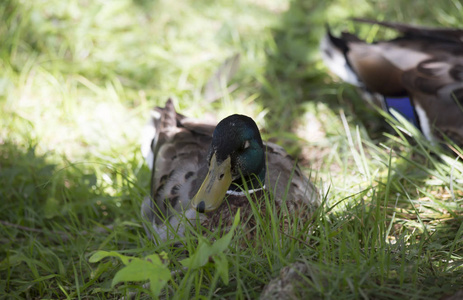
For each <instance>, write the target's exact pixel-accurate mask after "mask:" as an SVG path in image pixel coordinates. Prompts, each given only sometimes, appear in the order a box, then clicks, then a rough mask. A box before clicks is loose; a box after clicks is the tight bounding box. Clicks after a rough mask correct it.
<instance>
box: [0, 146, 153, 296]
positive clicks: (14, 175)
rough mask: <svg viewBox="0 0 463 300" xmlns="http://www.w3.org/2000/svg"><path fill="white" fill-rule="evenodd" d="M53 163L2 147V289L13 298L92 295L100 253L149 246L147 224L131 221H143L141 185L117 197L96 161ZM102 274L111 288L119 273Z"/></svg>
mask: <svg viewBox="0 0 463 300" xmlns="http://www.w3.org/2000/svg"><path fill="white" fill-rule="evenodd" d="M51 161H52V158H51V154H44V155H41V154H37V147H36V146H35V145H26V146H24V147H23V146H18V145H17V144H15V143H14V142H10V141H8V140H3V141H2V142H1V143H0V198H1V199H2V200H1V201H0V245H1V246H0V258H1V259H0V286H2V288H3V289H4V292H5V293H6V294H7V295H9V296H10V297H16V298H63V297H65V296H66V295H67V297H68V298H69V297H70V298H74V297H77V295H78V294H79V293H84V291H87V292H89V293H90V292H91V291H90V290H86V289H87V288H90V289H92V288H95V286H90V287H89V286H86V287H83V283H84V282H89V281H90V280H91V277H92V276H95V274H94V273H93V272H94V271H95V270H94V268H93V267H94V266H92V265H90V264H89V263H88V261H87V256H88V255H90V254H91V252H92V251H94V250H97V249H99V248H100V247H103V246H104V247H105V248H106V249H118V250H120V249H121V248H125V247H127V248H129V249H138V248H141V245H140V242H141V241H140V235H139V233H138V232H142V227H141V225H139V226H138V225H137V224H136V221H135V222H134V223H130V224H126V223H124V222H130V219H131V216H132V218H136V216H137V213H138V207H139V205H138V203H137V201H136V197H137V196H136V195H135V194H136V193H137V191H136V190H137V188H134V187H132V190H133V192H132V191H129V190H128V189H127V190H125V188H123V189H121V190H123V191H122V192H120V193H114V192H111V186H108V185H106V184H104V182H101V180H100V178H99V176H97V174H98V172H97V171H98V169H97V168H94V167H92V165H91V164H90V166H89V164H69V166H68V167H66V168H60V167H58V165H57V164H55V163H53V162H51ZM144 175H146V174H144ZM112 188H113V189H114V188H116V184H113V185H112ZM124 190H125V191H126V192H124ZM138 192H139V191H138ZM131 197H133V198H134V199H131ZM75 266H79V267H78V270H77V269H76V267H75ZM110 266H112V263H108V264H106V266H104V267H105V268H109V267H110ZM97 276H101V277H100V278H99V279H98V280H99V281H100V282H102V285H101V286H100V285H99V287H103V289H104V288H105V287H107V288H108V291H110V283H111V280H112V277H111V274H106V273H98V274H97ZM71 278H74V279H75V281H74V279H71ZM69 279H71V280H70V281H69ZM58 286H61V287H64V290H66V292H67V293H69V294H63V293H62V291H61V290H60V289H59V288H58ZM109 298H112V297H109Z"/></svg>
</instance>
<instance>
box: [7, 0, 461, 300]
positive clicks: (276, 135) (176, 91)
mask: <svg viewBox="0 0 463 300" xmlns="http://www.w3.org/2000/svg"><path fill="white" fill-rule="evenodd" d="M461 9H462V8H461V4H460V2H458V1H437V2H436V1H435V2H432V3H427V2H426V1H421V2H419V1H418V2H404V1H395V0H394V1H387V2H383V1H375V2H372V3H369V2H366V1H360V0H355V1H342V0H339V1H324V2H321V1H298V0H294V1H267V0H263V1H245V0H239V1H220V2H219V1H174V2H172V1H155V2H154V1H153V2H152V1H146V0H133V1H129V0H121V1H78V0H70V1H55V0H51V1H20V0H5V1H3V3H2V5H1V7H0V20H1V22H0V36H1V40H2V42H1V43H0V107H1V110H0V114H1V116H0V124H1V127H0V199H1V201H0V203H1V204H0V298H8V299H15V298H16V299H23V298H28V299H39V298H40V299H43V298H45V299H47V298H48V299H50V298H52V299H56V298H60V299H62V298H70V299H76V298H84V299H88V298H98V299H100V298H101V299H107V298H111V299H112V298H118V297H122V296H124V295H127V294H129V293H130V292H135V294H136V297H140V298H146V297H149V296H148V295H149V289H146V288H143V287H142V286H143V283H144V282H131V283H127V284H124V283H121V284H118V285H116V287H114V288H113V287H112V286H111V282H112V279H113V278H114V277H115V274H116V273H117V272H118V271H119V270H121V268H122V267H123V264H122V263H121V262H120V261H119V260H118V259H103V260H101V261H100V262H98V263H93V262H90V261H89V258H90V257H91V256H92V254H94V253H95V252H96V251H97V250H105V251H117V252H119V253H120V254H123V255H126V256H134V257H138V258H144V257H146V256H148V255H151V254H154V253H161V252H162V251H164V252H166V253H167V255H168V261H169V262H168V268H169V269H170V270H171V271H173V273H172V274H173V276H172V280H170V281H169V282H168V283H167V285H166V288H164V289H163V290H162V292H161V297H165V298H182V299H183V298H197V297H204V298H255V297H257V296H258V295H259V294H260V293H261V291H262V289H263V287H264V285H265V284H266V283H268V282H269V281H270V280H271V279H272V278H274V277H275V276H277V275H278V274H279V271H280V270H281V268H283V267H284V266H287V265H290V264H291V263H293V262H295V261H302V262H304V263H306V264H308V265H309V266H310V267H311V268H312V270H314V271H313V272H312V275H311V276H310V277H311V278H310V280H307V281H306V282H305V284H304V288H303V289H301V290H300V291H299V293H300V295H301V296H304V297H306V298H308V297H321V298H326V299H359V298H364V299H367V298H369V299H438V298H440V297H441V296H443V295H446V294H452V293H454V292H455V291H456V290H458V289H461V288H462V287H463V279H462V278H463V267H462V261H463V260H462V256H463V238H462V235H463V226H462V225H461V224H462V220H463V215H462V212H463V208H462V201H463V181H462V179H461V178H463V164H462V163H461V158H460V159H459V160H458V159H455V157H454V156H452V154H450V153H447V152H445V151H443V150H441V149H435V147H434V146H433V145H429V143H428V142H427V141H425V140H424V139H423V138H422V137H420V136H419V135H418V134H415V136H414V137H412V138H410V137H409V136H408V135H407V134H406V133H404V131H401V130H399V129H398V128H400V127H401V128H403V127H406V125H402V124H400V123H399V122H397V121H395V120H394V119H392V118H388V123H386V122H383V121H381V120H382V117H380V116H379V114H378V113H377V112H375V111H374V110H371V109H369V108H367V107H366V106H365V105H364V102H363V101H362V100H361V99H360V98H359V96H358V94H357V93H356V91H355V89H353V88H352V87H350V86H347V85H344V84H342V83H340V82H339V79H337V78H335V77H334V76H331V75H329V74H328V73H327V70H326V69H325V67H324V66H323V64H322V63H321V61H320V57H319V54H318V41H319V38H320V37H321V35H322V34H323V33H324V24H325V23H326V22H329V23H330V25H331V26H332V27H333V28H334V30H335V31H336V32H338V31H340V30H344V29H347V30H356V31H357V32H359V33H360V34H361V35H362V37H364V38H367V39H370V40H371V39H374V38H377V37H390V36H392V33H391V32H390V31H387V30H380V29H378V28H376V27H373V28H370V27H368V26H365V25H363V26H361V25H355V24H353V23H352V22H350V21H348V20H347V18H349V17H351V16H359V17H370V18H377V19H381V20H391V21H401V22H407V23H415V24H424V25H429V26H455V27H456V26H459V25H460V24H462V22H463V19H462V15H461ZM236 53H239V54H240V60H241V65H240V68H239V70H238V72H237V73H236V75H235V76H234V77H233V79H232V82H231V84H236V85H237V88H236V89H235V90H234V91H232V92H224V94H223V97H222V98H221V100H218V101H215V102H204V101H203V91H202V87H203V86H204V85H205V83H206V82H207V81H208V80H209V78H210V77H211V76H212V75H213V74H214V72H215V71H216V70H217V68H219V66H220V65H221V63H223V62H224V61H225V60H226V59H227V58H229V57H232V56H233V55H235V54H236ZM168 97H173V98H174V100H175V105H176V108H177V109H178V110H179V111H180V112H182V113H183V114H185V115H188V116H192V117H204V116H205V118H217V119H221V118H223V117H225V116H227V115H229V114H231V113H245V114H247V115H250V116H252V117H253V118H254V119H255V120H256V122H257V123H258V125H259V127H260V128H265V130H263V136H264V138H265V139H270V140H272V141H274V142H277V143H279V144H281V145H283V146H284V147H285V148H286V149H287V150H288V151H289V152H290V153H291V154H293V155H295V156H299V157H300V161H301V163H302V165H303V167H304V170H305V171H306V174H312V175H313V176H316V177H317V186H318V187H319V188H320V189H321V190H322V191H323V193H324V195H325V199H324V200H325V202H324V204H323V206H322V207H321V208H320V209H319V210H318V211H317V212H316V214H315V215H314V219H313V224H312V225H311V227H310V230H298V231H293V232H291V233H290V234H288V235H284V234H282V233H281V232H279V230H278V228H279V227H278V218H277V216H272V215H265V216H259V220H260V222H259V225H258V228H257V231H258V232H259V237H260V238H259V239H256V240H254V241H249V240H247V239H246V237H245V236H244V233H242V232H240V231H237V232H235V236H234V238H233V239H232V241H231V243H230V245H229V246H228V249H227V250H226V251H225V252H224V253H225V256H224V257H225V258H226V262H228V263H226V265H227V266H228V276H229V282H228V285H226V284H225V283H224V280H223V277H221V276H220V274H221V273H220V270H223V265H222V269H220V268H219V267H218V266H216V262H209V263H207V264H205V265H203V266H200V267H198V268H195V269H191V270H185V269H183V266H182V265H181V264H180V261H181V260H182V259H184V258H186V257H187V256H186V252H188V253H190V254H192V253H195V251H196V247H197V238H195V236H194V235H189V236H188V238H187V239H185V241H184V243H185V244H186V247H185V249H186V251H185V249H179V248H172V247H170V246H169V245H167V244H161V245H158V246H156V245H154V244H152V243H151V242H149V241H148V239H147V238H146V236H145V232H144V230H143V226H142V222H141V220H140V216H139V208H140V204H141V201H142V199H143V197H144V196H145V195H147V194H148V192H149V180H150V178H149V177H150V172H149V170H148V168H147V167H146V165H145V164H144V162H143V160H142V157H141V154H140V152H139V140H140V134H141V128H142V126H143V124H144V122H145V120H146V119H147V117H148V114H149V109H150V108H151V107H153V106H156V105H162V104H163V103H164V102H165V100H166V99H167V98H168ZM405 129H407V128H405ZM408 131H412V129H411V128H408ZM270 200H271V199H270ZM268 205H271V201H269V203H268ZM293 221H294V220H293ZM243 243H244V245H248V247H244V248H243V247H242V246H243Z"/></svg>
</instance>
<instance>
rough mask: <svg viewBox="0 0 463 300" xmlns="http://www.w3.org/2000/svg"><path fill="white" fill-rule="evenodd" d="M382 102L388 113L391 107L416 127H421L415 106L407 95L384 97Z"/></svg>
mask: <svg viewBox="0 0 463 300" xmlns="http://www.w3.org/2000/svg"><path fill="white" fill-rule="evenodd" d="M384 102H385V103H386V107H387V111H388V112H389V113H391V109H394V110H396V111H397V112H399V113H400V114H401V115H402V116H404V118H406V119H407V120H408V121H409V122H410V123H412V124H413V125H415V126H416V127H417V128H418V129H421V128H420V122H419V121H418V116H417V115H416V111H415V107H414V106H413V102H412V101H411V99H410V98H409V97H384Z"/></svg>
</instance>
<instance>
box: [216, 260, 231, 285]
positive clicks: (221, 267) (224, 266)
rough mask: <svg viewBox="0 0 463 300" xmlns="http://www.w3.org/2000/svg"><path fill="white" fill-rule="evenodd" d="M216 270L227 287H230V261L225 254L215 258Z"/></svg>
mask: <svg viewBox="0 0 463 300" xmlns="http://www.w3.org/2000/svg"><path fill="white" fill-rule="evenodd" d="M214 262H215V270H216V271H217V273H219V276H220V278H221V279H222V281H223V283H224V284H225V285H228V259H227V257H226V256H225V254H223V253H222V254H218V255H216V256H215V257H214Z"/></svg>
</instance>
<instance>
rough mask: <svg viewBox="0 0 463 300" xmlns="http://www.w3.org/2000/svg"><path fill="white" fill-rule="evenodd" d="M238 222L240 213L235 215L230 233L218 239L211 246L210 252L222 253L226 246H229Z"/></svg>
mask: <svg viewBox="0 0 463 300" xmlns="http://www.w3.org/2000/svg"><path fill="white" fill-rule="evenodd" d="M239 222H240V211H239V210H238V212H237V213H236V216H235V219H234V220H233V225H232V228H231V229H230V231H229V232H228V233H227V234H225V235H224V236H223V237H221V238H220V239H218V240H217V241H216V242H215V243H214V244H213V245H212V252H213V253H222V252H224V251H225V250H226V249H227V248H228V246H229V245H230V242H231V239H232V237H233V234H234V233H235V229H236V227H237V226H238V223H239Z"/></svg>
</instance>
